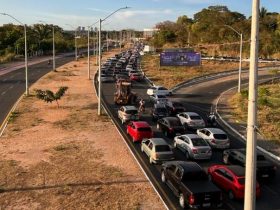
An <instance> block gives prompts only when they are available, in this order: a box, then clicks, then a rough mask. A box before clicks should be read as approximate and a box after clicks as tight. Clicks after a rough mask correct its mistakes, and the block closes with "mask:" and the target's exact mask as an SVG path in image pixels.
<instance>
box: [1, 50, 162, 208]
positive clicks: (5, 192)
mask: <svg viewBox="0 0 280 210" xmlns="http://www.w3.org/2000/svg"><path fill="white" fill-rule="evenodd" d="M107 56H108V55H107ZM105 57H106V56H104V58H105ZM92 61H95V59H92ZM93 65H94V62H92V66H93ZM92 68H94V69H95V68H96V67H95V66H94V67H92ZM92 76H93V75H92ZM61 86H67V87H69V89H68V91H67V92H66V95H65V96H64V97H63V98H62V100H60V101H59V105H60V107H59V108H58V107H57V105H56V103H52V104H50V103H48V104H47V103H45V102H43V101H40V100H39V99H37V98H36V97H35V96H34V94H35V92H34V89H44V90H45V89H49V90H52V91H57V90H58V88H59V87H61ZM32 94H33V95H32ZM0 158H1V160H0V168H1V171H0V192H1V193H0V209H5V210H6V209H28V210H29V209H164V206H163V204H162V203H161V201H160V199H159V198H158V196H157V195H156V193H155V192H154V190H153V188H152V187H151V185H150V183H149V182H148V180H147V179H146V178H145V176H144V174H143V173H142V171H141V170H140V169H139V167H138V165H137V163H136V162H135V160H134V159H133V157H132V155H131V154H130V152H129V151H128V149H127V148H126V146H125V144H124V143H123V140H122V138H121V137H120V135H119V134H118V132H117V130H116V129H115V127H114V126H113V124H112V122H111V121H110V119H109V118H108V117H106V116H102V117H98V116H97V99H96V96H95V93H94V89H93V86H92V80H88V79H87V62H86V58H84V59H82V60H80V61H77V62H76V61H73V62H71V63H68V64H66V65H64V66H63V67H60V68H58V69H57V72H51V73H49V74H47V75H45V76H44V77H43V78H41V79H40V80H39V81H38V82H37V83H36V84H35V85H33V86H32V87H31V96H30V97H24V98H23V100H22V101H21V102H20V104H19V106H18V107H17V109H16V110H15V112H14V113H12V118H11V119H10V122H9V124H8V126H7V129H6V130H5V132H4V135H3V136H2V137H1V141H0Z"/></svg>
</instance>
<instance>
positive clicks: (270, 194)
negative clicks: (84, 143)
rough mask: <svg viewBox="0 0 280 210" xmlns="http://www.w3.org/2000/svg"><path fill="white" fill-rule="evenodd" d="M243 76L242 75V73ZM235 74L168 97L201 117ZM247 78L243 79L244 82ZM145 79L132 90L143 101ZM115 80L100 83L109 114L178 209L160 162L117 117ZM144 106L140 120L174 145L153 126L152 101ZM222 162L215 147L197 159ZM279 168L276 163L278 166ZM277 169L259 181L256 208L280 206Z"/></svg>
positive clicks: (237, 204) (229, 205) (236, 204)
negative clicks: (154, 160) (204, 157)
mask: <svg viewBox="0 0 280 210" xmlns="http://www.w3.org/2000/svg"><path fill="white" fill-rule="evenodd" d="M243 76H245V75H243ZM265 77H266V76H260V77H259V78H260V79H261V78H265ZM236 78H237V76H230V77H226V78H222V79H218V80H212V81H209V82H205V83H202V84H197V85H193V86H191V87H185V88H181V89H179V90H177V91H176V92H175V93H174V95H173V96H172V97H171V100H176V101H177V100H178V101H181V102H183V103H184V105H185V107H186V108H187V110H188V111H196V112H198V113H200V114H201V115H202V116H203V117H206V114H208V113H209V110H210V107H211V104H212V102H213V101H214V100H215V99H216V98H217V97H218V96H219V95H220V93H222V92H223V91H224V90H227V89H229V88H231V87H234V86H236V84H237V80H236ZM245 82H246V80H244V81H243V83H245ZM147 87H148V83H146V82H141V83H136V82H135V83H133V90H134V91H135V92H137V94H138V96H140V97H142V98H144V100H145V101H149V98H148V96H147V94H146V90H147ZM114 91H115V88H114V84H113V83H103V86H102V94H103V98H104V102H105V103H106V106H107V108H108V109H109V112H110V114H111V115H112V116H113V117H114V119H113V120H114V121H115V123H116V125H117V127H118V128H119V130H120V132H121V134H122V135H123V136H124V139H125V141H126V143H127V144H128V146H129V147H130V149H131V150H132V152H133V154H134V156H135V157H136V159H137V160H138V162H139V164H140V165H141V166H142V168H143V170H144V171H145V172H146V174H147V176H148V177H149V179H150V180H151V182H152V183H153V185H154V187H155V188H156V189H157V191H158V193H159V194H160V195H161V197H162V198H163V200H164V201H165V203H166V205H167V207H168V208H169V209H180V207H179V205H178V199H177V198H176V197H175V196H174V195H173V193H172V192H171V190H170V189H169V188H168V187H167V186H166V185H164V184H162V183H161V179H160V169H161V167H160V165H150V164H149V161H148V158H147V156H146V155H144V154H143V153H142V152H141V150H140V144H139V143H133V142H132V141H131V139H130V137H129V136H128V135H127V134H126V129H125V126H124V125H122V124H121V123H120V120H119V119H117V110H118V108H119V106H116V105H115V104H114V102H113V95H114ZM146 105H147V110H146V112H145V114H144V115H143V116H142V118H141V119H142V120H145V121H148V123H149V124H150V125H153V126H152V127H153V130H154V134H155V136H157V137H163V138H165V139H166V140H167V142H168V143H170V145H173V140H172V139H169V138H166V137H164V136H163V134H162V133H161V132H158V131H157V130H156V126H155V125H156V123H155V122H152V120H151V116H150V115H149V108H150V107H151V105H152V104H151V103H146ZM229 137H230V139H231V148H241V147H244V146H245V145H244V143H243V142H242V141H240V140H239V139H238V138H237V137H236V136H234V135H232V134H229ZM174 152H175V156H176V159H177V160H185V157H184V155H183V153H182V152H181V151H179V150H178V149H174ZM217 163H218V164H221V163H222V152H221V151H214V152H213V157H212V159H211V160H210V161H199V164H200V165H201V166H202V167H203V168H205V169H207V168H208V167H209V166H210V165H212V164H217ZM278 168H279V167H278ZM279 180H280V173H279V169H278V170H277V174H276V177H275V179H274V180H272V181H269V182H266V183H261V191H262V195H261V198H260V199H258V200H257V205H256V209H257V210H272V209H273V210H276V209H280V202H279V200H280V183H279ZM224 199H225V203H224V206H223V209H230V210H243V201H231V200H228V198H227V195H225V196H224Z"/></svg>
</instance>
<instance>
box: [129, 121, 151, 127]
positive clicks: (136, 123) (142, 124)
mask: <svg viewBox="0 0 280 210" xmlns="http://www.w3.org/2000/svg"><path fill="white" fill-rule="evenodd" d="M133 124H134V125H135V126H136V127H137V128H144V127H150V125H149V124H148V123H147V122H146V121H133Z"/></svg>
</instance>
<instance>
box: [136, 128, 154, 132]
mask: <svg viewBox="0 0 280 210" xmlns="http://www.w3.org/2000/svg"><path fill="white" fill-rule="evenodd" d="M137 131H139V132H150V131H152V129H151V128H150V127H142V128H137Z"/></svg>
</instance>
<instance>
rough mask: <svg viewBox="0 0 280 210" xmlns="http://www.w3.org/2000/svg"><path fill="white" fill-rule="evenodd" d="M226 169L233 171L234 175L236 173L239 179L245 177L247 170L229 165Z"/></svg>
mask: <svg viewBox="0 0 280 210" xmlns="http://www.w3.org/2000/svg"><path fill="white" fill-rule="evenodd" d="M225 167H226V168H228V169H229V170H230V171H232V173H234V174H235V175H236V176H238V177H242V176H245V168H244V167H242V166H239V165H229V166H225Z"/></svg>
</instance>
